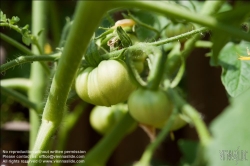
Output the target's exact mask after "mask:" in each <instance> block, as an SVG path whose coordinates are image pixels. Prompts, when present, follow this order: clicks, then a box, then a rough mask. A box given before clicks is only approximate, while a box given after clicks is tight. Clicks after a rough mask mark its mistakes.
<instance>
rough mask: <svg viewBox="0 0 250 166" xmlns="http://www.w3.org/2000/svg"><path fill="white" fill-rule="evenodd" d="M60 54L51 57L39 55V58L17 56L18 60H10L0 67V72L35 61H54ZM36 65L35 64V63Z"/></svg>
mask: <svg viewBox="0 0 250 166" xmlns="http://www.w3.org/2000/svg"><path fill="white" fill-rule="evenodd" d="M60 56H61V52H59V53H55V54H51V55H39V56H36V55H35V56H19V57H18V58H16V59H14V60H11V61H9V62H7V63H5V64H3V65H1V66H0V72H4V71H6V70H8V69H10V68H12V67H15V66H17V65H21V64H24V63H29V62H31V63H32V62H35V61H56V60H58V59H59V58H60ZM36 63H37V62H36Z"/></svg>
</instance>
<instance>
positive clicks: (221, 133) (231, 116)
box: [205, 89, 250, 166]
mask: <svg viewBox="0 0 250 166" xmlns="http://www.w3.org/2000/svg"><path fill="white" fill-rule="evenodd" d="M249 99H250V89H249V90H248V91H246V92H244V93H243V94H241V95H240V96H238V97H236V98H233V99H232V103H231V105H230V106H228V107H227V108H226V109H225V110H224V112H223V113H222V114H221V115H219V116H218V117H217V118H216V119H215V120H214V121H213V122H212V123H211V125H210V129H211V132H212V135H213V137H214V138H213V140H212V142H211V143H210V144H209V145H208V147H207V148H206V151H205V155H206V158H207V161H208V162H209V163H208V166H214V165H219V166H228V165H241V166H248V165H249V150H250V141H249V140H250V132H249V119H250V111H249V108H250V102H249ZM246 159H247V160H246Z"/></svg>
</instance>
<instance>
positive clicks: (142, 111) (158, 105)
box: [128, 89, 172, 128]
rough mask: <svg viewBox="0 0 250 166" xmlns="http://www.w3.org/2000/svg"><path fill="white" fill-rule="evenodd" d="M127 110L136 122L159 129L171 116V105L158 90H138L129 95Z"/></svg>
mask: <svg viewBox="0 0 250 166" xmlns="http://www.w3.org/2000/svg"><path fill="white" fill-rule="evenodd" d="M128 108H129V112H130V114H131V116H132V117H133V118H134V119H136V120H137V121H138V122H140V123H142V124H146V125H149V126H153V127H156V128H161V127H162V126H163V125H164V124H165V122H166V121H167V120H168V118H169V116H170V114H171V111H172V104H171V102H170V101H169V99H168V98H167V96H166V95H165V94H164V93H163V92H162V91H160V90H157V91H152V90H147V89H138V90H136V91H135V92H133V93H132V94H131V95H130V97H129V99H128Z"/></svg>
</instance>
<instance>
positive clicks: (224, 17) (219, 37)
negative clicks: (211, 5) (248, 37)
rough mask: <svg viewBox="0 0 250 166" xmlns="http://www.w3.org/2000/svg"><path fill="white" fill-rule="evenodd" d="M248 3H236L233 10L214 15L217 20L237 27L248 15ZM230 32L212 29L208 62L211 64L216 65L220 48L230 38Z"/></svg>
mask: <svg viewBox="0 0 250 166" xmlns="http://www.w3.org/2000/svg"><path fill="white" fill-rule="evenodd" d="M249 7H250V6H249V5H248V6H246V5H245V4H239V5H237V6H236V7H235V8H234V9H233V10H230V11H225V12H222V13H219V14H217V15H216V18H217V20H218V22H224V23H227V24H231V25H232V26H235V27H237V26H238V27H239V29H240V24H241V23H242V22H244V19H246V17H247V16H248V15H249ZM230 37H231V36H230V34H228V33H224V32H223V31H219V30H213V36H212V42H213V48H212V49H213V54H212V57H211V61H210V64H211V65H212V66H217V65H218V56H219V53H220V51H221V49H222V48H223V47H224V46H225V45H226V43H227V42H228V41H229V40H230Z"/></svg>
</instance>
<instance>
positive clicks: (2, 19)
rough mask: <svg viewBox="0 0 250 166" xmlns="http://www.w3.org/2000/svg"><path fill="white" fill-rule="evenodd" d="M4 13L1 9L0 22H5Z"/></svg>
mask: <svg viewBox="0 0 250 166" xmlns="http://www.w3.org/2000/svg"><path fill="white" fill-rule="evenodd" d="M6 21H7V19H6V14H4V13H3V11H1V12H0V22H6Z"/></svg>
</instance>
